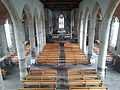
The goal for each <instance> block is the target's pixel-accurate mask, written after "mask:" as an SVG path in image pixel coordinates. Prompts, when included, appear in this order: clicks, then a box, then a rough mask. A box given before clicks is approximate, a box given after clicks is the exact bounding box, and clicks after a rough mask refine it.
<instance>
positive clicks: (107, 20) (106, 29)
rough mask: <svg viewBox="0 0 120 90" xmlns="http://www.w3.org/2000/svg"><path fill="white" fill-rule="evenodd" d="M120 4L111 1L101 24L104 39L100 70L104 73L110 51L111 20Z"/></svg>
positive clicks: (118, 1)
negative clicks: (108, 50)
mask: <svg viewBox="0 0 120 90" xmlns="http://www.w3.org/2000/svg"><path fill="white" fill-rule="evenodd" d="M119 3H120V0H114V1H111V2H110V4H109V6H108V8H107V10H106V12H105V13H104V18H103V20H102V24H101V30H102V37H101V44H100V55H99V57H98V69H101V70H102V71H104V70H105V67H106V59H107V57H106V56H107V49H108V41H109V33H110V25H111V20H112V17H113V15H114V12H115V10H116V8H117V7H118V5H119Z"/></svg>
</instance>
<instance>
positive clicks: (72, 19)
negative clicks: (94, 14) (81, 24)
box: [70, 10, 74, 39]
mask: <svg viewBox="0 0 120 90" xmlns="http://www.w3.org/2000/svg"><path fill="white" fill-rule="evenodd" d="M73 15H74V10H72V11H71V33H70V36H71V39H72V32H73V25H74V16H73Z"/></svg>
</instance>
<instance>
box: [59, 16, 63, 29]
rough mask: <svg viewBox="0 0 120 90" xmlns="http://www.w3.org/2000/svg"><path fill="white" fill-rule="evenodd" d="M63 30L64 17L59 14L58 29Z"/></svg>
mask: <svg viewBox="0 0 120 90" xmlns="http://www.w3.org/2000/svg"><path fill="white" fill-rule="evenodd" d="M62 28H64V16H63V14H60V16H59V29H62Z"/></svg>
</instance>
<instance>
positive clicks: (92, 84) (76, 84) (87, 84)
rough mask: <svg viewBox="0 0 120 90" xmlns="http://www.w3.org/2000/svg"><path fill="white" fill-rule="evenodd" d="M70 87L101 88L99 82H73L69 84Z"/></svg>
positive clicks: (100, 82)
mask: <svg viewBox="0 0 120 90" xmlns="http://www.w3.org/2000/svg"><path fill="white" fill-rule="evenodd" d="M69 85H70V87H76V86H97V87H99V86H102V85H103V84H102V81H101V80H73V81H71V82H69Z"/></svg>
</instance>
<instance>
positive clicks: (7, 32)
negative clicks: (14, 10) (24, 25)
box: [4, 19, 12, 48]
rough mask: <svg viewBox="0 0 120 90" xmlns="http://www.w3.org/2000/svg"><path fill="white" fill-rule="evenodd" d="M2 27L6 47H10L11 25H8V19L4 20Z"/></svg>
mask: <svg viewBox="0 0 120 90" xmlns="http://www.w3.org/2000/svg"><path fill="white" fill-rule="evenodd" d="M4 28H5V34H6V38H7V44H8V47H9V48H11V47H12V38H11V33H12V32H11V30H12V27H11V26H10V25H9V23H8V19H7V20H6V21H5V24H4Z"/></svg>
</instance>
